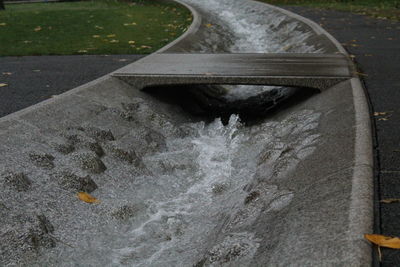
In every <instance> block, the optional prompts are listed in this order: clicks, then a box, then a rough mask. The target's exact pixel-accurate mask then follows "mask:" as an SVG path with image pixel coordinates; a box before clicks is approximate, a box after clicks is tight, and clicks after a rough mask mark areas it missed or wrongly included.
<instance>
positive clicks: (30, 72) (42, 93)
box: [0, 55, 143, 117]
mask: <svg viewBox="0 0 400 267" xmlns="http://www.w3.org/2000/svg"><path fill="white" fill-rule="evenodd" d="M141 57H143V56H142V55H114V56H40V57H39V56H29V57H0V83H7V84H8V86H6V87H0V96H1V97H0V117H2V116H5V115H7V114H10V113H12V112H15V111H17V110H20V109H23V108H26V107H29V106H31V105H33V104H36V103H38V102H41V101H43V100H45V99H48V98H49V97H51V96H52V95H58V94H61V93H63V92H65V91H67V90H69V89H72V88H74V87H77V86H79V85H81V84H84V83H87V82H90V81H92V80H94V79H96V78H98V77H101V76H102V75H105V74H107V73H109V72H111V71H114V70H116V69H118V68H120V67H123V66H125V65H127V64H129V63H131V62H133V61H136V60H138V59H139V58H141Z"/></svg>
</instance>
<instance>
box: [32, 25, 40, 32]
mask: <svg viewBox="0 0 400 267" xmlns="http://www.w3.org/2000/svg"><path fill="white" fill-rule="evenodd" d="M33 30H34V31H35V32H38V31H41V30H42V27H40V26H37V27H36V28H35V29H33Z"/></svg>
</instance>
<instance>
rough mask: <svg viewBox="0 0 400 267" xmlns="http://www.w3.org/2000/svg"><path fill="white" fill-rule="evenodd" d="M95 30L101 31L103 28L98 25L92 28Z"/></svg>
mask: <svg viewBox="0 0 400 267" xmlns="http://www.w3.org/2000/svg"><path fill="white" fill-rule="evenodd" d="M94 27H95V28H96V29H99V30H102V29H104V28H103V27H101V26H98V25H95V26H94Z"/></svg>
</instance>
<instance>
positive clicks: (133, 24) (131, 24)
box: [124, 22, 137, 26]
mask: <svg viewBox="0 0 400 267" xmlns="http://www.w3.org/2000/svg"><path fill="white" fill-rule="evenodd" d="M136 25H137V23H136V22H131V23H124V26H136Z"/></svg>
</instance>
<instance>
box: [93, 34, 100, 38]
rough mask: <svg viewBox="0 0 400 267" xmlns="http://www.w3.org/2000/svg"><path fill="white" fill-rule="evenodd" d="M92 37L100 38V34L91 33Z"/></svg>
mask: <svg viewBox="0 0 400 267" xmlns="http://www.w3.org/2000/svg"><path fill="white" fill-rule="evenodd" d="M92 37H93V38H100V35H97V34H95V35H92Z"/></svg>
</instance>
